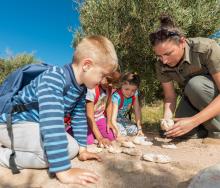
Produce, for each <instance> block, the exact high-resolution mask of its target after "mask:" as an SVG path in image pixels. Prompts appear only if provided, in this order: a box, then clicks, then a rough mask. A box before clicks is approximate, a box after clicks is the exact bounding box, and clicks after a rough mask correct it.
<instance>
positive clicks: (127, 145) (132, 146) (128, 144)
mask: <svg viewBox="0 0 220 188" xmlns="http://www.w3.org/2000/svg"><path fill="white" fill-rule="evenodd" d="M121 146H123V147H126V148H135V147H136V146H135V145H134V144H133V143H132V142H130V141H124V142H122V143H121Z"/></svg>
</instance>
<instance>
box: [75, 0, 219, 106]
mask: <svg viewBox="0 0 220 188" xmlns="http://www.w3.org/2000/svg"><path fill="white" fill-rule="evenodd" d="M74 3H77V4H78V11H79V13H80V22H81V27H80V28H78V29H77V30H76V31H75V32H74V36H75V37H74V43H73V45H74V46H75V45H76V44H77V43H78V41H79V40H80V38H82V37H83V36H85V35H93V34H100V35H104V36H106V37H108V38H109V39H110V40H111V41H112V42H113V43H114V45H115V47H116V50H117V54H118V58H119V63H120V67H121V70H122V71H135V72H138V73H139V75H140V76H141V78H142V84H141V93H142V99H144V101H146V102H152V101H153V100H155V99H157V98H159V97H161V89H160V87H159V83H158V81H157V79H156V77H155V71H154V63H155V61H156V59H155V57H154V55H153V52H152V49H151V46H150V44H149V39H148V35H149V33H151V32H152V31H154V30H155V29H156V28H157V27H158V24H159V23H158V18H159V15H160V14H161V13H164V12H165V13H168V14H169V15H171V16H172V17H173V19H174V20H175V22H176V24H177V25H178V26H180V27H181V28H182V29H183V31H184V32H185V34H186V36H187V37H188V36H190V37H195V36H208V35H210V34H211V33H213V32H214V31H215V30H216V29H217V28H218V27H219V26H220V4H219V0H209V1H207V0H157V1H152V0H86V1H74Z"/></svg>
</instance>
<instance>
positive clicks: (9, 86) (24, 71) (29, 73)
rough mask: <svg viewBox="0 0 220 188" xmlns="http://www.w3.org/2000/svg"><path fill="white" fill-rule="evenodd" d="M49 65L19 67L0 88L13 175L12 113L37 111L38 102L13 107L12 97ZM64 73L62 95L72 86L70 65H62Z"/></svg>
mask: <svg viewBox="0 0 220 188" xmlns="http://www.w3.org/2000/svg"><path fill="white" fill-rule="evenodd" d="M51 67H52V66H51V65H48V64H29V65H26V66H24V67H21V68H19V69H17V70H15V71H14V72H12V73H11V74H9V75H8V77H7V78H6V79H5V81H4V82H3V84H2V85H1V86H0V104H1V105H0V115H1V114H3V113H7V130H8V134H9V137H10V139H11V150H12V153H11V155H10V159H9V166H10V168H11V170H12V173H13V174H17V173H20V171H19V170H18V168H17V166H16V163H15V150H14V141H13V140H14V139H13V138H14V137H13V130H12V113H14V112H24V111H27V110H28V109H38V102H33V103H29V104H21V105H15V106H13V104H12V98H13V96H15V95H17V94H18V92H19V91H20V90H21V89H22V88H23V87H24V86H26V85H27V84H29V83H30V82H31V80H33V79H34V78H36V77H37V76H39V75H40V74H41V73H43V72H44V71H46V70H48V69H49V68H51ZM63 69H64V72H65V74H66V76H67V77H66V83H67V84H66V86H65V88H64V95H65V93H66V92H67V90H68V89H69V87H70V86H71V84H72V81H71V76H70V74H71V73H70V71H72V70H71V66H70V65H64V67H63Z"/></svg>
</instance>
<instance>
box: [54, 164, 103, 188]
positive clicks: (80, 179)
mask: <svg viewBox="0 0 220 188" xmlns="http://www.w3.org/2000/svg"><path fill="white" fill-rule="evenodd" d="M56 177H57V178H58V180H59V181H60V182H62V183H65V184H80V185H88V184H89V183H96V182H97V181H98V179H99V177H98V176H97V175H96V174H95V173H94V172H92V171H90V170H86V169H80V168H71V169H69V170H65V171H62V172H57V173H56Z"/></svg>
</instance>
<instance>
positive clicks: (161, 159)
mask: <svg viewBox="0 0 220 188" xmlns="http://www.w3.org/2000/svg"><path fill="white" fill-rule="evenodd" d="M143 159H144V160H145V161H151V162H155V163H169V162H171V158H170V157H169V156H166V155H160V154H155V153H146V154H144V155H143Z"/></svg>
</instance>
